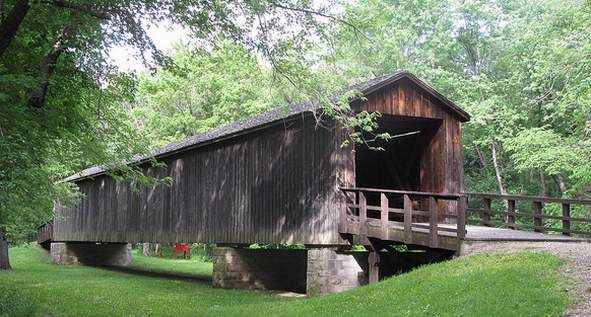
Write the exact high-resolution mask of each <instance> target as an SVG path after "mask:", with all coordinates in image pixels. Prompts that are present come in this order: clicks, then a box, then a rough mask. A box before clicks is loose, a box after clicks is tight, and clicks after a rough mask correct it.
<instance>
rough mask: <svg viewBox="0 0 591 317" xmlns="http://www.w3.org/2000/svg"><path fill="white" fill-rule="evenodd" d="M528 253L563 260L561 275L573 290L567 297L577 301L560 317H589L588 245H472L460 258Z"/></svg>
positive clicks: (590, 270)
mask: <svg viewBox="0 0 591 317" xmlns="http://www.w3.org/2000/svg"><path fill="white" fill-rule="evenodd" d="M507 250H511V251H520V250H531V251H548V252H550V253H552V254H555V255H557V256H559V257H561V258H563V259H565V260H566V261H567V265H566V267H565V269H564V271H565V273H566V274H568V275H569V276H571V277H572V278H573V280H574V282H575V287H574V288H573V289H569V295H570V296H571V297H574V298H581V297H582V298H581V300H580V301H577V302H576V303H575V304H574V305H573V306H571V307H570V308H569V309H568V310H567V311H566V313H565V314H564V316H569V317H574V316H577V317H579V316H585V317H587V316H591V243H589V242H476V243H472V244H470V245H469V246H467V247H466V250H465V251H464V252H463V254H464V255H468V254H474V253H480V252H495V251H501V252H507Z"/></svg>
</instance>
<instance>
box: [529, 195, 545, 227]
mask: <svg viewBox="0 0 591 317" xmlns="http://www.w3.org/2000/svg"><path fill="white" fill-rule="evenodd" d="M532 205H533V208H534V226H535V227H534V231H535V232H544V229H543V228H542V226H543V223H542V208H543V207H542V202H539V201H534V202H533V203H532Z"/></svg>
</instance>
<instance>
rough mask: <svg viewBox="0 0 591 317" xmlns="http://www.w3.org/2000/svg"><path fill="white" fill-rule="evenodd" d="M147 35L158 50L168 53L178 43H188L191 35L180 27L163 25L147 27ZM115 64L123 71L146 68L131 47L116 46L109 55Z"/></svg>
mask: <svg viewBox="0 0 591 317" xmlns="http://www.w3.org/2000/svg"><path fill="white" fill-rule="evenodd" d="M147 33H148V35H149V36H150V38H151V39H152V41H153V42H154V44H155V45H156V47H157V48H158V49H160V50H161V51H163V52H165V53H166V52H168V51H170V49H172V47H173V45H174V44H175V43H178V42H187V41H188V39H189V35H188V34H189V33H188V31H187V30H186V29H184V28H183V27H181V26H180V25H174V24H161V25H158V26H150V27H147ZM109 55H110V57H111V59H112V60H113V63H114V64H115V65H116V66H117V67H118V68H119V70H121V71H142V70H145V69H146V67H145V66H144V65H143V63H142V60H141V57H139V56H138V55H137V51H136V50H135V49H134V48H133V47H129V46H116V47H113V48H112V49H111V52H110V53H109Z"/></svg>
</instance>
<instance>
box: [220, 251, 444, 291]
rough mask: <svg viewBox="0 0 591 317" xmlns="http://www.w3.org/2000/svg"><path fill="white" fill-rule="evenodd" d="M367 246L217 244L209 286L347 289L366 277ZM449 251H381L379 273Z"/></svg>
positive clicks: (440, 256) (392, 272)
mask: <svg viewBox="0 0 591 317" xmlns="http://www.w3.org/2000/svg"><path fill="white" fill-rule="evenodd" d="M368 254H369V253H368V252H351V251H348V252H347V251H343V252H342V251H337V250H336V249H334V248H314V249H238V248H216V249H214V252H213V286H214V287H222V288H241V289H255V290H283V291H292V292H297V293H306V294H307V295H309V296H314V295H322V294H329V293H336V292H342V291H346V290H348V289H352V288H355V287H358V286H361V285H365V284H367V283H368ZM452 255H453V252H448V251H445V250H430V251H424V252H406V253H398V254H395V253H389V252H380V258H381V263H380V277H382V278H383V277H387V276H392V275H395V274H399V273H402V272H406V271H409V270H411V269H412V268H414V267H417V266H419V265H423V264H427V263H431V262H438V261H441V260H443V259H446V258H450V257H451V256H452Z"/></svg>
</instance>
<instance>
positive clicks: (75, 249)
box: [50, 242, 131, 266]
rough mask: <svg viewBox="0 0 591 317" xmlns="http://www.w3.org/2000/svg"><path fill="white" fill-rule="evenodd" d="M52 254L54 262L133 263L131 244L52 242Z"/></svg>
mask: <svg viewBox="0 0 591 317" xmlns="http://www.w3.org/2000/svg"><path fill="white" fill-rule="evenodd" d="M50 256H51V262H52V263H54V264H83V265H106V266H126V265H129V263H131V244H128V243H93V242H84V243H79V242H52V243H51V247H50Z"/></svg>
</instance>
